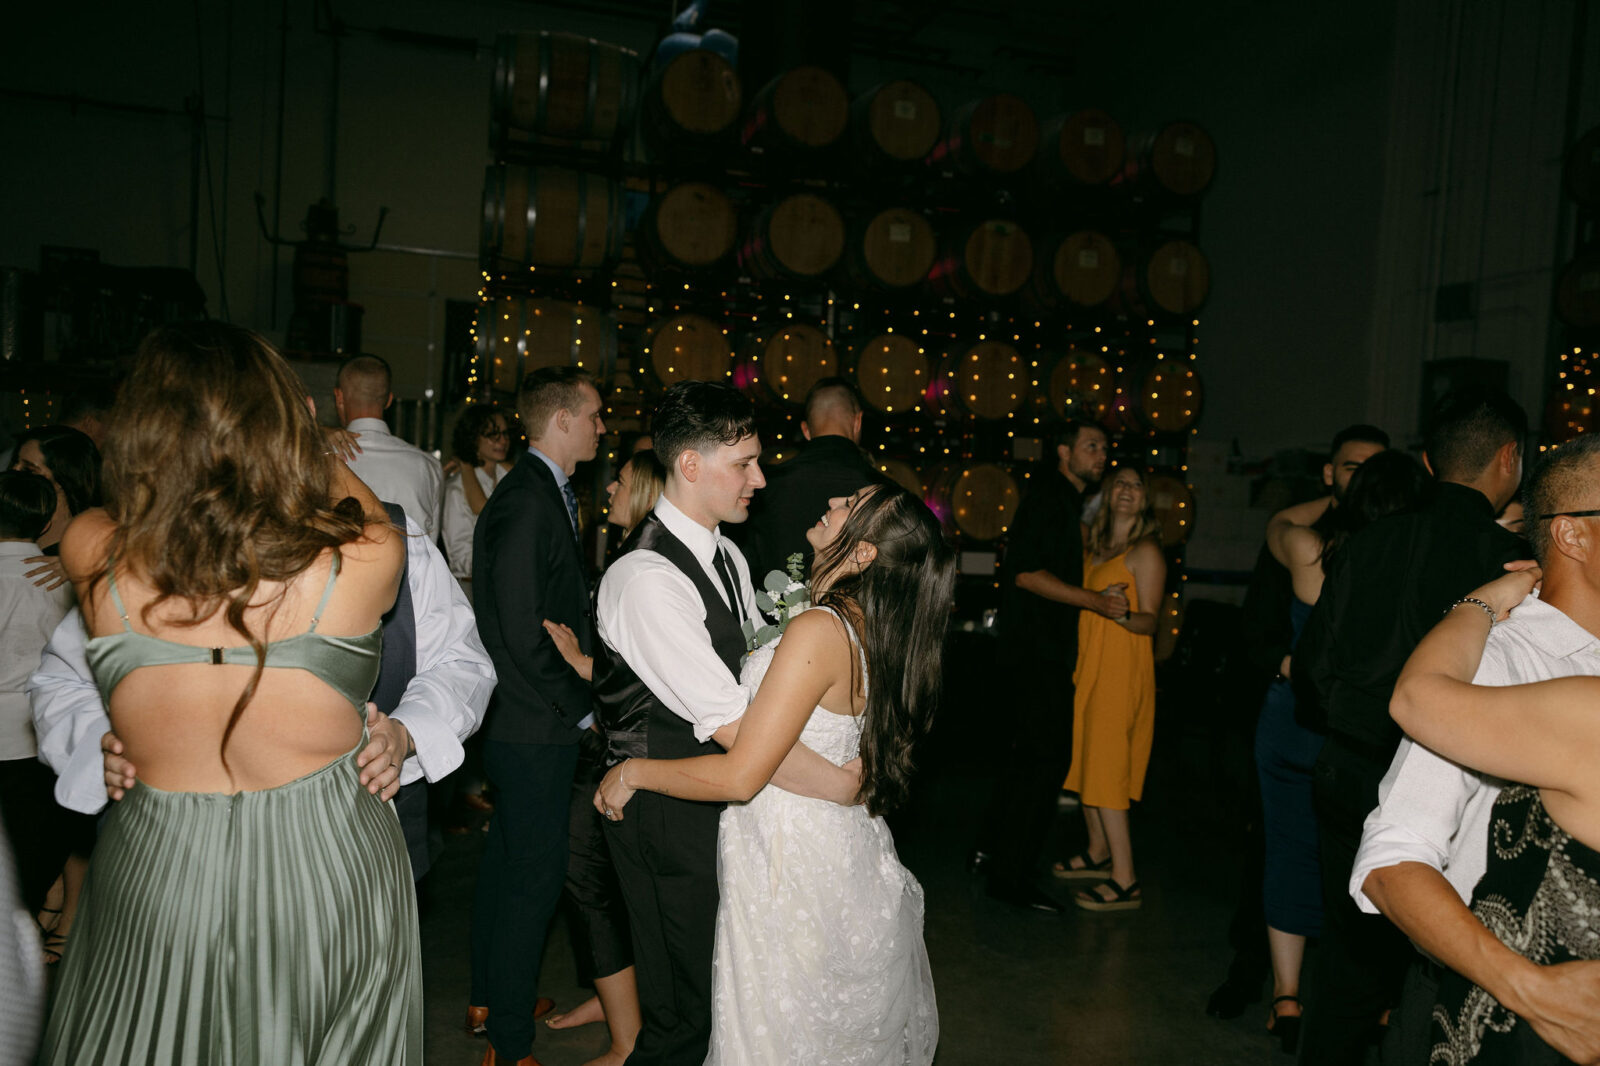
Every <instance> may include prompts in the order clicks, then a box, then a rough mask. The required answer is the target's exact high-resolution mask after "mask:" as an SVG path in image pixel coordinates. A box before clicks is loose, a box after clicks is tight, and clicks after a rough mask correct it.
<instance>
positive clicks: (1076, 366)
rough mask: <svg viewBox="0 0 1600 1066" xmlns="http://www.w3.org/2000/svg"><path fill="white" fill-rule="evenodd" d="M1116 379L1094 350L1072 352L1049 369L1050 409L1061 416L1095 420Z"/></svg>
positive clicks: (1107, 402) (1102, 414)
mask: <svg viewBox="0 0 1600 1066" xmlns="http://www.w3.org/2000/svg"><path fill="white" fill-rule="evenodd" d="M1115 392H1116V379H1115V377H1114V376H1113V375H1112V373H1111V367H1110V365H1109V364H1107V363H1106V361H1105V359H1103V358H1102V357H1101V356H1100V355H1099V354H1098V353H1094V352H1072V353H1070V354H1067V355H1064V356H1062V357H1061V358H1060V359H1059V360H1058V361H1057V362H1056V365H1055V366H1054V367H1052V368H1051V370H1050V410H1051V411H1053V412H1054V413H1055V414H1057V415H1059V416H1060V417H1062V418H1085V419H1090V420H1092V421H1095V422H1098V421H1100V420H1101V419H1103V418H1104V417H1105V416H1106V413H1107V412H1108V411H1110V409H1111V399H1112V396H1113V395H1114V394H1115Z"/></svg>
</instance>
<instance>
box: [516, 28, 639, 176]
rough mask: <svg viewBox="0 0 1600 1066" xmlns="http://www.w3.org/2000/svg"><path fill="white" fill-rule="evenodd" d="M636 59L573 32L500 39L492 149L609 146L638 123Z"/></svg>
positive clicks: (518, 35) (616, 48)
mask: <svg viewBox="0 0 1600 1066" xmlns="http://www.w3.org/2000/svg"><path fill="white" fill-rule="evenodd" d="M638 86H639V57H638V55H636V54H635V53H633V52H631V51H629V50H628V49H626V48H620V47H618V46H617V45H614V44H606V43H605V42H603V41H596V40H593V39H591V38H588V37H578V36H574V35H573V34H568V33H549V32H544V33H502V34H500V35H499V36H498V37H496V38H495V59H494V87H493V90H492V95H491V99H490V105H489V108H490V146H491V147H492V148H493V149H495V150H496V151H497V152H498V151H503V150H504V149H506V148H507V147H509V146H514V145H515V144H517V143H519V142H532V143H544V142H551V141H553V142H569V143H578V144H588V145H594V146H596V147H601V148H604V147H607V146H609V145H612V144H615V143H616V142H617V141H618V140H620V139H621V137H622V136H623V134H625V133H626V132H627V131H628V129H629V128H631V126H632V124H633V114H634V107H635V105H636V103H637V95H638Z"/></svg>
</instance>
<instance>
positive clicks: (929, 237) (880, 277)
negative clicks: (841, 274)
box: [846, 207, 939, 291]
mask: <svg viewBox="0 0 1600 1066" xmlns="http://www.w3.org/2000/svg"><path fill="white" fill-rule="evenodd" d="M938 251H939V248H938V243H937V241H936V240H935V238H934V235H933V226H931V225H930V224H929V223H928V220H927V219H925V218H923V217H922V216H921V215H920V214H918V213H917V212H916V211H913V210H911V209H910V208H908V207H890V208H885V209H884V210H882V211H879V212H878V213H877V214H875V215H873V216H871V217H870V218H866V219H863V220H861V221H859V222H858V223H857V224H856V225H855V226H853V227H852V228H851V231H850V245H849V249H848V253H849V254H848V255H847V257H846V263H847V265H848V267H849V271H850V278H851V280H852V281H855V282H858V283H859V284H862V285H867V286H870V287H872V288H875V289H887V290H891V291H892V290H895V289H908V288H910V287H911V286H913V285H916V284H918V283H920V282H922V281H925V280H926V279H927V277H928V271H929V270H931V269H932V268H933V260H934V257H935V256H936V255H937V254H938Z"/></svg>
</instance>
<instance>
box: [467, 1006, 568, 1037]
mask: <svg viewBox="0 0 1600 1066" xmlns="http://www.w3.org/2000/svg"><path fill="white" fill-rule="evenodd" d="M555 1009H556V1001H555V1000H553V999H551V998H550V997H549V996H540V997H539V998H538V999H537V1000H535V1001H534V1004H533V1020H534V1021H538V1020H539V1019H540V1018H543V1017H544V1016H545V1015H546V1014H549V1013H550V1012H551V1011H553V1010H555ZM462 1028H463V1029H465V1030H466V1031H467V1032H468V1033H469V1034H471V1035H472V1036H486V1035H488V1032H489V1008H488V1007H468V1008H467V1020H466V1022H465V1023H464V1024H463V1025H462Z"/></svg>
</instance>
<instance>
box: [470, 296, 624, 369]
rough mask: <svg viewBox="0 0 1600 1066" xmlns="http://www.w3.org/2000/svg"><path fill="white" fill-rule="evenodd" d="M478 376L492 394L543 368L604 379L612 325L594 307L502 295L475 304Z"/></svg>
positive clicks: (611, 361) (610, 360)
mask: <svg viewBox="0 0 1600 1066" xmlns="http://www.w3.org/2000/svg"><path fill="white" fill-rule="evenodd" d="M473 338H474V341H475V343H476V347H477V353H478V376H479V377H480V378H482V377H485V376H486V377H487V378H488V380H489V383H490V387H491V388H492V389H493V390H494V391H496V392H515V391H516V390H517V386H518V385H520V384H521V383H522V379H523V378H524V377H526V376H527V375H528V374H530V373H531V372H533V371H535V370H537V369H539V368H540V367H544V366H569V365H570V366H578V367H582V368H583V369H585V370H587V371H588V372H589V373H591V374H593V375H594V377H595V380H596V381H601V382H605V381H609V380H610V378H611V374H612V369H613V367H614V366H615V365H616V361H617V326H616V322H615V320H613V319H612V318H611V316H610V315H608V314H606V313H605V312H604V311H602V310H600V309H599V308H596V307H589V306H582V307H580V306H579V305H577V304H571V303H566V302H564V301H561V300H539V299H529V298H527V297H519V296H503V297H500V298H498V299H495V300H491V301H489V302H487V303H484V304H481V305H479V308H478V319H477V322H476V323H475V324H474V326H473Z"/></svg>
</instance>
